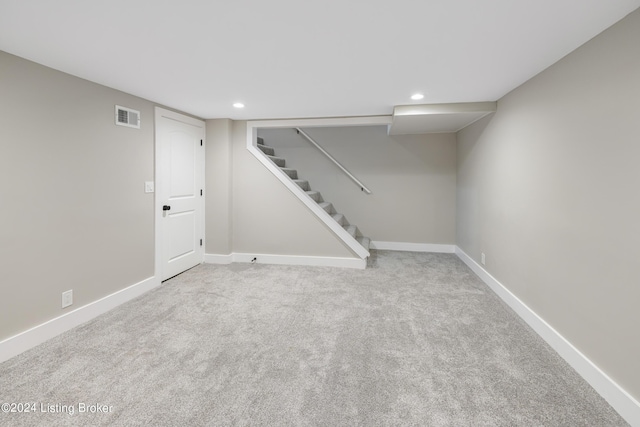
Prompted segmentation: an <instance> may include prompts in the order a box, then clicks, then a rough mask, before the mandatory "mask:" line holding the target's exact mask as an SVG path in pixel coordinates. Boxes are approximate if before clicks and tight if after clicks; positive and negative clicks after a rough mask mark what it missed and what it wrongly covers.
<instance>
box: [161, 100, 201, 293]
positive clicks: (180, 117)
mask: <svg viewBox="0 0 640 427" xmlns="http://www.w3.org/2000/svg"><path fill="white" fill-rule="evenodd" d="M163 117H164V118H167V119H170V120H176V121H179V122H183V123H188V124H190V125H193V126H196V127H201V128H202V150H200V156H201V158H200V159H198V162H199V163H200V173H197V174H196V177H197V178H196V179H197V180H198V181H199V184H200V185H199V186H200V188H202V190H203V193H202V197H200V203H199V206H198V209H199V211H200V212H201V215H200V218H199V223H200V224H199V226H200V230H202V233H201V234H202V246H201V247H200V253H199V261H200V262H201V263H202V262H204V254H205V253H206V250H205V241H206V239H205V210H204V209H205V197H207V196H206V194H207V192H206V189H205V179H204V177H205V171H204V168H205V148H206V139H205V138H206V134H207V128H206V123H205V121H204V120H199V119H196V118H193V117H190V116H185V115H184V114H180V113H176V112H175V111H171V110H167V109H164V108H161V107H155V121H154V182H155V190H154V203H153V207H154V220H155V261H154V262H155V266H154V276H155V277H156V278H157V279H158V280H159V281H160V282H162V242H163V235H162V206H163V201H162V200H160V197H158V194H159V188H158V182H159V181H158V176H159V175H160V172H161V170H160V162H159V159H158V139H159V138H158V133H159V132H158V123H159V122H160V120H161V119H162V118H163Z"/></svg>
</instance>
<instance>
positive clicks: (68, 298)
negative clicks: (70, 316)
mask: <svg viewBox="0 0 640 427" xmlns="http://www.w3.org/2000/svg"><path fill="white" fill-rule="evenodd" d="M71 304H73V289H71V290H68V291H65V292H63V293H62V308H65V307H69V306H70V305H71Z"/></svg>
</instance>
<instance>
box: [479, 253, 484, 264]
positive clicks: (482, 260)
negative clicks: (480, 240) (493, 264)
mask: <svg viewBox="0 0 640 427" xmlns="http://www.w3.org/2000/svg"><path fill="white" fill-rule="evenodd" d="M480 262H481V263H482V265H484V263H485V258H484V252H482V253H481V254H480Z"/></svg>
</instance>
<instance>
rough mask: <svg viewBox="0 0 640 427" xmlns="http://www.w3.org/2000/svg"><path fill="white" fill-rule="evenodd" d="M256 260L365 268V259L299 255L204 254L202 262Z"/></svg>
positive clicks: (271, 262) (216, 262) (314, 265)
mask: <svg viewBox="0 0 640 427" xmlns="http://www.w3.org/2000/svg"><path fill="white" fill-rule="evenodd" d="M254 258H255V259H256V261H255V262H256V263H257V264H278V265H307V266H312V267H343V268H356V269H360V270H363V269H364V268H366V266H367V260H366V259H358V258H337V257H317V256H299V255H270V254H245V253H232V254H230V255H216V254H205V256H204V262H206V263H209V264H231V263H232V262H243V263H250V262H252V260H253V259H254Z"/></svg>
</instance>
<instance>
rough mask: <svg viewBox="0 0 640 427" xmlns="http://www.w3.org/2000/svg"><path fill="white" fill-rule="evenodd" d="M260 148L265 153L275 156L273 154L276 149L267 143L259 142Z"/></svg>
mask: <svg viewBox="0 0 640 427" xmlns="http://www.w3.org/2000/svg"><path fill="white" fill-rule="evenodd" d="M258 148H259V149H260V150H262V152H263V153H264V154H266V155H268V156H273V155H274V154H275V153H276V151H275V150H274V149H273V147H268V146H266V145H260V144H258Z"/></svg>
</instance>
